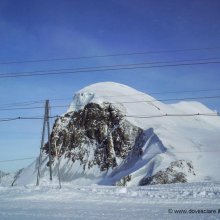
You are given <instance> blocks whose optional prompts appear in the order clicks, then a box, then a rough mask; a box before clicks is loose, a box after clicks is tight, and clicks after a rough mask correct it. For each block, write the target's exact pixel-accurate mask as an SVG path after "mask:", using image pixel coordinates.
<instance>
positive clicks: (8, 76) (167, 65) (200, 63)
mask: <svg viewBox="0 0 220 220" xmlns="http://www.w3.org/2000/svg"><path fill="white" fill-rule="evenodd" d="M219 63H220V61H209V62H194V63H178V64H165V65H152V66H136V67H130V66H129V65H128V66H127V67H126V66H124V67H120V68H103V69H91V70H77V71H70V72H68V71H67V72H65V71H64V72H48V73H35V74H20V75H3V76H0V78H17V77H32V76H48V75H61V74H62V75H64V74H78V73H87V72H103V71H115V70H133V69H151V68H164V67H180V66H195V65H208V64H219Z"/></svg>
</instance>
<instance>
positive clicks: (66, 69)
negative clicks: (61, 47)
mask: <svg viewBox="0 0 220 220" xmlns="http://www.w3.org/2000/svg"><path fill="white" fill-rule="evenodd" d="M219 59H220V58H218V57H214V58H201V59H184V60H169V61H150V62H141V63H129V64H115V65H105V66H90V67H79V68H65V69H50V70H34V71H26V72H7V73H1V74H0V76H13V75H15V76H16V75H19V74H32V73H50V72H61V71H71V70H74V71H79V70H93V69H103V68H112V67H129V66H143V65H149V64H165V63H180V62H198V61H213V60H219Z"/></svg>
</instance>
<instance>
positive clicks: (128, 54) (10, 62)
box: [0, 47, 220, 65]
mask: <svg viewBox="0 0 220 220" xmlns="http://www.w3.org/2000/svg"><path fill="white" fill-rule="evenodd" d="M219 49H220V47H204V48H188V49H187V48H185V49H176V50H152V51H143V52H129V53H115V54H104V55H92V56H78V57H65V58H50V59H32V60H20V61H19V60H14V61H13V60H12V61H1V62H0V64H1V65H4V64H22V63H40V62H53V61H67V60H82V59H94V58H106V57H120V56H134V55H144V54H161V53H178V52H189V51H203V50H219Z"/></svg>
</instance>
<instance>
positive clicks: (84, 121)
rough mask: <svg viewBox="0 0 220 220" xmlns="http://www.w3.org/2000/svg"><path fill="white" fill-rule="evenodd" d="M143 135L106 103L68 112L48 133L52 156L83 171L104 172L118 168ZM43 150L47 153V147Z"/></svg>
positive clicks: (92, 104)
mask: <svg viewBox="0 0 220 220" xmlns="http://www.w3.org/2000/svg"><path fill="white" fill-rule="evenodd" d="M142 132H143V130H142V129H140V128H138V127H136V126H134V125H132V124H131V123H129V122H128V121H126V120H125V119H124V116H123V114H122V112H121V111H120V110H118V109H117V108H116V107H115V106H113V105H112V104H109V103H105V104H103V105H102V106H101V105H99V104H96V103H89V104H87V105H85V107H84V108H83V109H81V110H78V111H74V112H68V113H67V114H65V115H64V116H62V117H60V118H58V119H57V120H56V121H55V124H54V127H53V130H52V134H51V148H52V156H53V158H55V157H60V156H63V155H64V156H65V157H66V158H69V159H71V160H72V162H73V163H74V162H75V161H80V164H81V165H82V166H83V169H84V170H86V169H90V168H92V167H93V166H98V167H99V169H100V171H105V170H108V169H110V168H114V167H116V166H118V163H119V162H120V161H121V160H123V159H124V158H126V157H127V155H128V154H129V152H130V151H131V150H132V149H133V147H134V145H135V140H136V138H138V137H139V136H140V134H141V133H142ZM44 150H45V151H46V153H47V154H48V152H49V147H48V144H46V145H45V147H44Z"/></svg>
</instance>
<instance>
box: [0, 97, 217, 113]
mask: <svg viewBox="0 0 220 220" xmlns="http://www.w3.org/2000/svg"><path fill="white" fill-rule="evenodd" d="M219 98H220V95H217V96H200V97H183V98H170V99H158V100H156V99H154V100H139V101H120V102H119V101H118V102H108V103H109V104H129V103H131V104H132V103H134V104H135V103H145V102H146V103H154V102H167V101H185V100H203V99H219ZM70 106H73V107H81V106H84V105H54V106H51V107H52V108H64V107H70ZM42 108H44V106H34V107H18V108H17V107H16V108H0V111H12V110H30V109H42Z"/></svg>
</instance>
